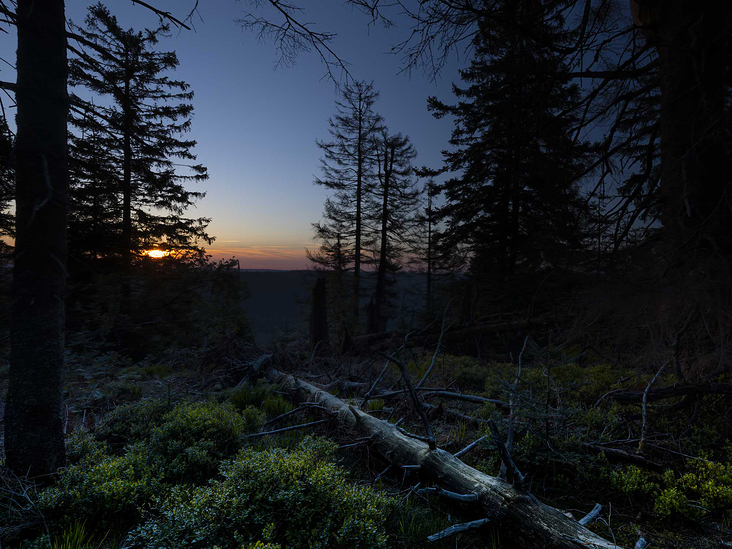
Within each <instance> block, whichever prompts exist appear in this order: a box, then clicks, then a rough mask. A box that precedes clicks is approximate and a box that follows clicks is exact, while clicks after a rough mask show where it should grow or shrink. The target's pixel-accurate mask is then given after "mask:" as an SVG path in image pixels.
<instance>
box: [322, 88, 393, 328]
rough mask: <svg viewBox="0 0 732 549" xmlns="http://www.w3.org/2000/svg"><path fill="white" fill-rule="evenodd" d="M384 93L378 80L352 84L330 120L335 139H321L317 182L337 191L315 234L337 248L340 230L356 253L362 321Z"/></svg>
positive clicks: (355, 273)
mask: <svg viewBox="0 0 732 549" xmlns="http://www.w3.org/2000/svg"><path fill="white" fill-rule="evenodd" d="M378 96H379V94H378V92H376V91H374V89H373V85H372V84H369V83H366V82H355V83H353V84H347V85H346V86H345V87H344V88H343V90H342V92H341V97H340V100H338V101H336V111H337V114H336V115H335V116H334V117H333V118H331V119H330V120H329V126H330V127H329V132H330V135H331V138H332V139H331V140H330V141H318V142H317V144H318V147H319V148H320V149H321V150H322V151H323V158H322V159H321V171H322V175H321V177H318V178H316V179H315V183H316V184H318V185H323V186H324V187H326V188H327V189H330V190H333V191H335V195H334V198H333V199H332V200H331V201H329V202H328V203H326V209H325V212H324V219H325V221H324V223H323V224H319V225H316V226H315V236H316V238H319V239H323V241H324V245H325V246H326V248H328V247H332V246H333V243H334V240H333V235H334V234H339V235H340V236H339V238H340V240H339V244H338V245H339V246H345V247H346V248H349V249H352V253H350V254H347V255H346V256H345V257H347V258H348V263H349V264H350V263H352V264H353V294H354V313H355V315H356V319H357V318H358V298H359V294H360V280H361V270H362V264H363V260H364V250H365V249H366V248H367V242H366V230H365V226H364V219H365V204H366V198H367V197H368V195H369V192H370V189H371V188H372V187H373V185H374V154H373V153H374V143H375V141H374V136H375V135H376V133H377V132H378V131H379V129H380V128H381V126H382V119H381V117H380V116H379V115H378V114H376V113H375V112H374V111H373V106H374V103H375V101H376V99H377V98H378ZM324 237H325V238H324ZM324 251H325V250H324Z"/></svg>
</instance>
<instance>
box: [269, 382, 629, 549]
mask: <svg viewBox="0 0 732 549" xmlns="http://www.w3.org/2000/svg"><path fill="white" fill-rule="evenodd" d="M265 374H266V376H267V379H268V380H269V381H270V382H273V383H279V386H280V388H281V390H283V391H285V392H287V393H288V394H289V395H290V396H291V397H292V398H293V400H294V401H295V402H302V401H307V402H317V403H318V404H319V405H321V406H323V407H324V408H327V409H329V410H331V411H333V412H335V413H336V416H335V417H336V421H337V423H338V425H339V426H340V427H341V428H342V429H344V430H346V431H348V432H351V433H352V434H354V435H355V436H359V437H369V438H370V440H371V449H372V450H373V451H374V452H376V453H378V454H379V455H380V456H381V457H382V458H384V459H385V460H387V461H388V462H389V463H390V464H392V465H394V466H396V467H401V466H402V465H418V466H419V468H420V475H421V476H423V477H424V478H428V479H432V480H433V481H435V482H437V483H438V485H439V486H440V487H442V488H444V489H446V490H449V491H451V492H456V493H461V494H466V493H475V494H477V496H478V501H477V502H476V503H475V510H476V511H479V512H480V513H481V514H483V515H484V516H485V517H486V518H488V519H490V520H492V521H493V522H494V523H496V524H497V525H500V526H501V528H502V529H503V531H505V532H506V534H507V536H510V538H511V540H512V541H513V542H514V543H516V544H517V545H518V546H520V547H524V548H525V549H540V548H541V549H587V548H592V549H618V546H617V545H615V544H614V543H612V542H609V541H607V540H605V539H603V538H601V537H600V536H598V535H597V534H595V533H593V532H591V531H590V530H588V529H587V528H585V527H584V526H582V525H580V524H578V523H577V521H574V520H570V519H569V518H567V517H566V516H564V515H563V514H562V513H561V512H559V511H558V510H556V509H554V508H552V507H549V506H548V505H545V504H543V503H541V502H539V501H537V500H536V499H535V498H532V497H529V496H528V495H527V494H526V493H525V492H521V491H519V490H518V489H516V487H514V486H512V485H510V484H509V483H507V482H505V481H503V480H501V479H498V478H495V477H491V476H488V475H486V474H484V473H481V472H480V471H477V470H476V469H474V468H472V467H470V466H468V465H466V464H465V463H463V462H462V461H460V460H459V459H458V458H456V457H455V456H453V455H452V454H450V453H448V452H446V451H444V450H442V449H439V448H437V449H435V450H431V449H430V448H429V446H428V445H427V444H425V443H423V442H420V441H418V440H415V439H413V438H409V437H406V436H404V435H403V434H401V433H400V432H399V431H398V430H397V429H396V427H395V426H394V425H393V424H391V423H389V422H387V421H383V420H379V419H377V418H375V417H372V416H369V415H368V414H366V413H364V412H361V411H360V410H357V409H355V408H354V407H353V406H348V405H347V404H346V403H345V402H343V401H342V400H340V399H339V398H336V397H335V396H333V395H331V394H329V393H327V392H326V391H324V390H322V389H319V388H318V387H316V386H314V385H312V384H310V383H307V382H305V381H303V380H298V379H297V378H294V377H293V376H291V375H286V374H283V373H282V372H280V371H278V370H276V369H274V368H270V369H268V370H267V371H266V372H265Z"/></svg>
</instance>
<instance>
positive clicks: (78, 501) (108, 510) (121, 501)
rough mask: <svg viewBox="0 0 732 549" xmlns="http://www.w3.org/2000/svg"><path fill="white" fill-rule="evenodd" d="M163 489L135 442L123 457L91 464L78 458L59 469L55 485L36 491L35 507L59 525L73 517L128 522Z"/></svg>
mask: <svg viewBox="0 0 732 549" xmlns="http://www.w3.org/2000/svg"><path fill="white" fill-rule="evenodd" d="M163 490H164V486H163V484H162V482H161V478H160V475H159V473H157V471H156V467H155V466H154V460H153V459H151V456H150V455H149V453H148V452H147V451H146V448H145V447H144V446H142V445H137V446H133V447H131V448H130V449H129V451H128V452H127V453H126V454H125V455H124V456H104V457H103V458H102V459H101V460H100V461H98V462H96V463H94V464H91V463H89V462H88V461H87V462H86V463H85V462H84V461H83V460H82V462H81V464H78V465H72V466H71V467H68V468H67V469H64V470H62V472H61V474H60V475H59V479H58V481H57V482H56V484H54V485H53V486H51V487H49V488H46V489H45V490H43V491H41V492H40V494H39V496H38V502H37V506H38V508H39V509H40V510H41V511H42V512H43V514H44V516H46V517H47V518H49V519H51V520H55V521H57V522H58V524H60V525H62V526H70V524H69V521H70V520H72V517H73V520H74V521H77V522H78V521H81V522H84V521H86V522H87V523H88V524H93V525H94V526H95V528H99V527H102V528H109V527H114V526H116V525H118V524H120V523H121V524H132V523H133V522H134V521H135V520H136V519H138V518H139V516H140V510H141V508H144V507H145V506H147V504H149V503H150V501H151V500H152V498H153V497H156V496H159V495H160V494H161V493H162V492H163Z"/></svg>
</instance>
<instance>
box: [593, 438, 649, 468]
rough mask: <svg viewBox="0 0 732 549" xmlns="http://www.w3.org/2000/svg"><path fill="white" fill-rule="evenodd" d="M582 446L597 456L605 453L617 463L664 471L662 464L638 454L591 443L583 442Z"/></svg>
mask: <svg viewBox="0 0 732 549" xmlns="http://www.w3.org/2000/svg"><path fill="white" fill-rule="evenodd" d="M582 446H584V447H585V448H586V449H587V450H589V451H591V452H594V453H597V454H603V453H604V454H605V455H606V456H607V457H608V458H613V459H615V460H617V461H622V462H624V463H632V464H634V465H638V466H640V467H645V468H647V469H653V470H655V471H663V465H661V464H660V463H656V462H655V461H651V460H650V459H647V458H644V457H643V456H639V455H638V454H631V453H630V452H626V451H625V450H620V449H618V448H608V447H606V446H598V445H597V444H590V443H589V442H583V443H582Z"/></svg>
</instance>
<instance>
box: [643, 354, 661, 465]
mask: <svg viewBox="0 0 732 549" xmlns="http://www.w3.org/2000/svg"><path fill="white" fill-rule="evenodd" d="M665 367H666V364H664V365H663V366H661V367H660V368H659V369H658V371H657V372H656V375H655V376H653V379H652V380H651V382H650V383H649V384H648V385H647V386H646V390H645V391H643V401H642V402H643V422H642V423H641V437H640V442H638V451H639V452H642V451H643V450H644V449H645V446H646V435H647V434H648V392H649V391H650V390H651V387H653V384H654V383H656V380H657V379H658V376H660V375H661V372H663V369H664V368H665Z"/></svg>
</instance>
